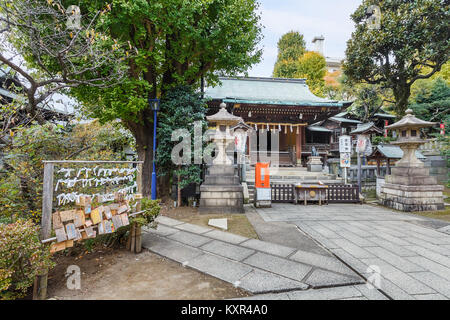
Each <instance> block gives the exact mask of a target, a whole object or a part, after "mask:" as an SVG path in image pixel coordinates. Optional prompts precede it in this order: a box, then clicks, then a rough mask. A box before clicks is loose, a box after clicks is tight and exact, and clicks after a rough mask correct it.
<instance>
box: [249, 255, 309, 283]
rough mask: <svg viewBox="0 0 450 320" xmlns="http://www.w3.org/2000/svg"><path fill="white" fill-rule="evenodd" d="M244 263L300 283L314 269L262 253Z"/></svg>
mask: <svg viewBox="0 0 450 320" xmlns="http://www.w3.org/2000/svg"><path fill="white" fill-rule="evenodd" d="M243 262H244V263H246V264H249V265H251V266H254V267H257V268H259V269H264V270H266V271H270V272H274V273H277V274H279V275H282V276H285V277H287V278H290V279H294V280H297V281H300V282H301V281H302V280H303V279H304V278H305V276H306V275H307V274H308V273H309V272H310V271H311V269H312V267H311V266H308V265H305V264H301V263H298V262H294V261H290V260H287V259H283V258H279V257H275V256H270V255H268V254H265V253H260V252H258V253H256V254H254V255H252V256H250V257H249V258H247V259H245V260H244V261H243Z"/></svg>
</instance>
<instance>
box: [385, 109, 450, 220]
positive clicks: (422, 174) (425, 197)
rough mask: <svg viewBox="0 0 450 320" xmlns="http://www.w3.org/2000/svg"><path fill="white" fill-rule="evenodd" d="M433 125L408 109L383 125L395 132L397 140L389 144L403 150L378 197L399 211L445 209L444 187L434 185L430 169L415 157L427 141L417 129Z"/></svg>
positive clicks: (435, 183) (435, 181) (434, 181)
mask: <svg viewBox="0 0 450 320" xmlns="http://www.w3.org/2000/svg"><path fill="white" fill-rule="evenodd" d="M434 125H435V123H434V122H428V121H423V120H420V119H417V118H416V117H415V116H414V115H413V112H412V110H411V109H408V110H406V115H405V116H404V117H403V118H402V119H401V120H400V121H398V122H396V123H394V124H392V125H390V126H387V127H386V128H387V129H389V130H396V131H397V136H398V140H397V141H395V142H393V143H392V144H395V145H398V146H399V147H400V148H401V149H402V151H403V157H402V158H401V160H399V161H398V162H397V163H396V164H395V167H394V168H392V174H391V175H387V176H386V183H385V185H384V186H383V187H382V189H381V196H380V197H381V202H382V204H383V205H385V206H388V207H391V208H394V209H397V210H401V211H434V210H442V209H444V200H443V196H442V191H443V190H444V187H443V186H442V185H438V184H437V180H436V178H434V177H431V176H430V174H429V168H426V167H425V164H424V163H423V162H422V161H420V160H419V159H417V157H416V150H417V148H418V147H419V146H420V145H421V144H424V143H425V142H426V140H424V139H422V138H421V137H420V129H421V128H426V127H431V126H434Z"/></svg>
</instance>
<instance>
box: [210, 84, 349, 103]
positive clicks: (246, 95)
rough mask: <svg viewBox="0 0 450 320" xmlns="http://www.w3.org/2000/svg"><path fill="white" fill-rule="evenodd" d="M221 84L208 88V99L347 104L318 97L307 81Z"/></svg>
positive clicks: (232, 101) (246, 101)
mask: <svg viewBox="0 0 450 320" xmlns="http://www.w3.org/2000/svg"><path fill="white" fill-rule="evenodd" d="M220 81H221V84H219V85H217V86H215V87H207V88H205V97H208V98H211V99H215V100H222V101H223V102H226V103H227V102H228V103H248V104H273V105H291V106H298V105H301V106H317V107H342V106H344V105H348V104H349V103H348V102H342V101H333V100H328V99H324V98H320V97H317V96H315V95H314V94H313V93H312V92H311V91H310V90H309V88H308V86H307V85H306V81H305V79H280V78H224V77H223V78H220Z"/></svg>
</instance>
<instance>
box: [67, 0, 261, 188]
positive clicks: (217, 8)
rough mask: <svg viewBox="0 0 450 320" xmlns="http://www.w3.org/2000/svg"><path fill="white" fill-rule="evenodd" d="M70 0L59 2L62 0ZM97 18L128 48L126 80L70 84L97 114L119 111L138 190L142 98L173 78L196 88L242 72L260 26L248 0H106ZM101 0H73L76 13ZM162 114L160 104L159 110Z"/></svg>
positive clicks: (147, 154) (147, 139) (148, 120)
mask: <svg viewBox="0 0 450 320" xmlns="http://www.w3.org/2000/svg"><path fill="white" fill-rule="evenodd" d="M68 3H70V1H67V4H68ZM110 3H111V12H110V13H109V14H108V15H105V16H104V17H102V20H101V21H100V23H99V24H98V25H97V27H98V28H99V29H100V30H104V31H105V32H108V33H109V34H110V35H111V36H112V37H113V38H115V39H117V41H118V42H119V43H128V44H129V45H130V47H133V48H136V53H135V54H136V56H135V57H132V58H131V59H129V60H128V66H129V72H128V76H127V79H126V81H124V82H123V83H122V84H121V85H118V86H115V87H114V88H112V89H111V90H102V89H91V88H87V87H86V88H82V89H77V90H73V91H72V92H73V93H74V94H75V95H76V97H77V98H78V99H79V100H80V101H82V102H84V109H85V111H86V112H87V113H88V114H90V115H91V116H93V117H97V118H100V119H101V120H102V121H109V120H111V119H116V118H120V119H121V120H122V123H123V124H124V125H125V126H126V127H127V128H128V129H129V130H130V131H131V132H132V133H133V135H134V137H135V138H136V147H137V151H138V155H139V159H140V160H142V161H144V166H143V168H144V172H143V193H144V194H145V195H148V194H149V193H150V181H151V179H150V178H151V166H152V131H153V130H152V127H153V120H152V119H153V117H152V110H151V108H150V106H149V104H148V102H147V99H148V98H159V97H162V98H164V96H165V93H166V92H168V90H170V88H173V87H175V86H177V85H178V84H187V85H192V86H194V87H197V88H198V87H200V84H201V83H203V81H202V80H205V81H208V82H209V83H215V82H217V81H218V76H219V75H221V74H228V75H236V74H240V73H245V72H246V70H248V68H249V67H250V66H251V65H253V64H254V63H256V62H258V61H259V60H260V56H261V51H260V50H259V49H258V48H257V46H258V43H259V41H260V39H261V25H260V23H259V20H260V18H259V16H258V13H257V10H258V3H257V2H256V1H255V0H208V1H206V0H202V1H198V0H185V1H179V0H152V1H150V0H133V1H126V0H113V1H110ZM105 4H106V1H95V2H92V1H88V0H84V1H83V0H81V1H79V5H80V7H81V11H82V12H86V11H88V12H94V11H95V10H98V8H99V7H102V6H104V5H105ZM161 112H162V113H165V112H166V110H164V109H163V110H161Z"/></svg>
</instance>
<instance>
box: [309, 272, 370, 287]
mask: <svg viewBox="0 0 450 320" xmlns="http://www.w3.org/2000/svg"><path fill="white" fill-rule="evenodd" d="M303 282H305V283H306V284H309V285H310V286H312V287H314V288H320V287H327V286H330V285H351V284H358V283H363V282H364V281H363V279H362V278H360V277H359V276H349V275H343V274H338V273H335V272H330V271H327V270H321V269H315V270H314V271H313V273H312V274H310V275H309V276H308V278H307V279H305V280H303Z"/></svg>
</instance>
